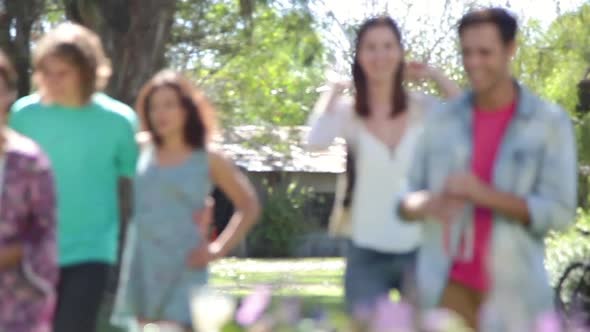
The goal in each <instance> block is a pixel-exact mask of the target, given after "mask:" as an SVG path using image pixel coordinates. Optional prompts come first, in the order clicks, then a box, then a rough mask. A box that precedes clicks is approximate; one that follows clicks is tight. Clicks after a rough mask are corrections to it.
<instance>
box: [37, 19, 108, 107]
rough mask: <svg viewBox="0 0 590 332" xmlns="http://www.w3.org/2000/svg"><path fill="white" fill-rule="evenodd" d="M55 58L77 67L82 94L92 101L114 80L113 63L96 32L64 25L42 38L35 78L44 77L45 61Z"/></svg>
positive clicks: (84, 97) (85, 98) (71, 24)
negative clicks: (95, 93)
mask: <svg viewBox="0 0 590 332" xmlns="http://www.w3.org/2000/svg"><path fill="white" fill-rule="evenodd" d="M52 56H55V57H57V58H60V59H63V60H64V61H66V62H68V63H69V64H71V65H73V66H75V67H76V68H78V70H79V72H80V76H81V86H80V94H81V96H82V98H83V99H84V100H86V101H87V100H89V99H90V97H91V96H92V94H93V93H94V92H96V91H99V90H102V89H104V88H105V87H106V85H107V83H108V80H109V78H110V77H111V73H112V70H111V63H110V61H109V59H108V58H107V56H106V54H105V52H104V49H103V47H102V43H101V41H100V38H99V37H98V35H97V34H96V33H94V32H93V31H91V30H89V29H87V28H85V27H83V26H81V25H78V24H74V23H62V24H60V25H59V26H58V27H57V28H55V29H54V30H52V31H50V32H49V33H47V34H46V35H45V36H43V37H42V38H41V40H40V41H39V44H38V45H37V47H36V49H35V51H34V53H33V66H34V68H35V75H42V72H43V62H44V61H45V59H46V58H48V57H52Z"/></svg>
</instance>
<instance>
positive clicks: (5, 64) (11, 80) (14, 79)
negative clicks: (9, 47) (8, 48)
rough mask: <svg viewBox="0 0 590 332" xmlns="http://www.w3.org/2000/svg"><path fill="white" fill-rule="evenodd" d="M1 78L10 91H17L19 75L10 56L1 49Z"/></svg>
mask: <svg viewBox="0 0 590 332" xmlns="http://www.w3.org/2000/svg"><path fill="white" fill-rule="evenodd" d="M0 79H2V80H4V83H5V84H6V88H7V89H8V91H10V92H12V91H16V89H17V86H18V75H17V73H16V70H15V69H14V66H13V65H12V62H10V59H9V58H8V56H7V55H6V54H5V53H4V52H2V51H1V50H0Z"/></svg>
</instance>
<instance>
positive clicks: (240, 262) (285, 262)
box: [99, 258, 344, 332]
mask: <svg viewBox="0 0 590 332" xmlns="http://www.w3.org/2000/svg"><path fill="white" fill-rule="evenodd" d="M343 272H344V261H343V260H342V259H338V258H325V259H324V258H322V259H271V260H268V259H264V260H257V259H235V258H228V259H224V260H221V261H219V262H217V263H215V264H213V265H212V266H211V285H213V286H214V287H216V288H218V289H220V290H223V291H227V292H229V293H230V294H233V295H235V296H237V297H242V296H244V295H246V294H248V293H250V292H251V291H252V290H253V289H254V288H255V287H256V286H257V285H261V284H265V285H270V286H272V287H273V294H274V295H275V296H277V297H288V296H297V297H299V298H302V299H303V301H304V305H305V304H306V305H314V306H315V305H321V306H322V307H326V308H328V309H335V310H337V309H342V308H343V307H342V286H341V280H342V274H343ZM107 302H109V301H108V300H107ZM108 308H109V306H108V305H106V306H105V309H104V314H103V315H102V316H103V319H101V323H100V328H99V332H120V331H119V330H117V329H114V328H112V327H110V326H109V325H108V322H107V319H106V317H107V316H108V314H107V312H108V311H109V309H108Z"/></svg>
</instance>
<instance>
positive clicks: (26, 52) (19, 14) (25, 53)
mask: <svg viewBox="0 0 590 332" xmlns="http://www.w3.org/2000/svg"><path fill="white" fill-rule="evenodd" d="M44 9H45V0H19V1H10V0H8V1H5V0H0V48H1V49H3V50H4V51H6V52H7V53H8V56H10V58H11V59H12V61H13V62H14V65H15V66H16V69H17V71H18V74H19V77H20V80H19V85H18V93H19V95H21V96H22V95H25V94H27V93H28V92H29V90H30V89H31V81H30V77H29V76H30V75H29V72H30V67H31V51H30V44H31V38H32V35H33V30H34V25H35V23H37V22H38V20H39V18H40V17H41V14H42V13H43V11H44Z"/></svg>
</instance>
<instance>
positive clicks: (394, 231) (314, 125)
mask: <svg viewBox="0 0 590 332" xmlns="http://www.w3.org/2000/svg"><path fill="white" fill-rule="evenodd" d="M408 104H409V105H408V106H409V107H408V111H409V112H410V113H409V116H410V118H409V120H410V121H409V122H408V127H407V128H406V131H405V133H404V135H403V136H402V138H401V140H400V142H399V143H398V145H397V147H396V148H395V150H391V149H390V148H389V147H388V146H386V145H385V144H384V143H383V142H382V141H380V140H379V139H377V137H375V136H374V135H373V134H372V133H371V132H370V131H369V130H368V129H367V127H366V126H365V125H364V124H363V123H362V121H361V119H360V118H359V117H358V116H357V115H356V114H355V113H354V109H353V102H352V100H351V99H350V98H347V97H342V98H340V99H339V100H337V101H336V103H335V104H334V106H333V107H334V109H332V110H331V111H330V112H325V113H323V114H320V115H319V116H317V115H316V116H312V118H311V119H310V122H311V123H310V124H311V130H310V132H309V134H308V136H307V146H308V148H309V149H313V150H321V149H326V148H328V147H329V146H330V145H331V144H332V142H333V140H334V139H335V138H336V137H342V138H344V139H345V140H346V142H347V144H349V146H350V148H351V149H352V151H353V152H354V153H355V159H354V160H355V163H356V164H355V170H356V183H355V187H354V192H353V196H352V198H353V200H352V206H351V222H352V235H351V238H352V241H353V242H354V243H355V244H356V245H358V246H360V247H363V248H368V249H373V250H377V251H381V252H387V253H403V252H408V251H411V250H414V249H416V248H417V247H418V246H419V245H420V240H421V228H420V225H419V224H414V223H406V222H404V221H402V220H400V219H399V218H398V217H397V215H396V214H395V198H396V196H397V194H398V193H399V192H401V191H403V190H404V189H405V186H406V185H407V178H406V177H407V173H408V169H409V167H410V166H411V163H412V159H413V150H414V147H415V145H416V142H417V139H418V136H419V134H420V131H421V130H422V118H423V113H424V111H425V110H427V109H430V108H432V107H434V105H435V104H436V98H433V97H429V96H426V95H423V94H419V93H411V94H409V98H408Z"/></svg>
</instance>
